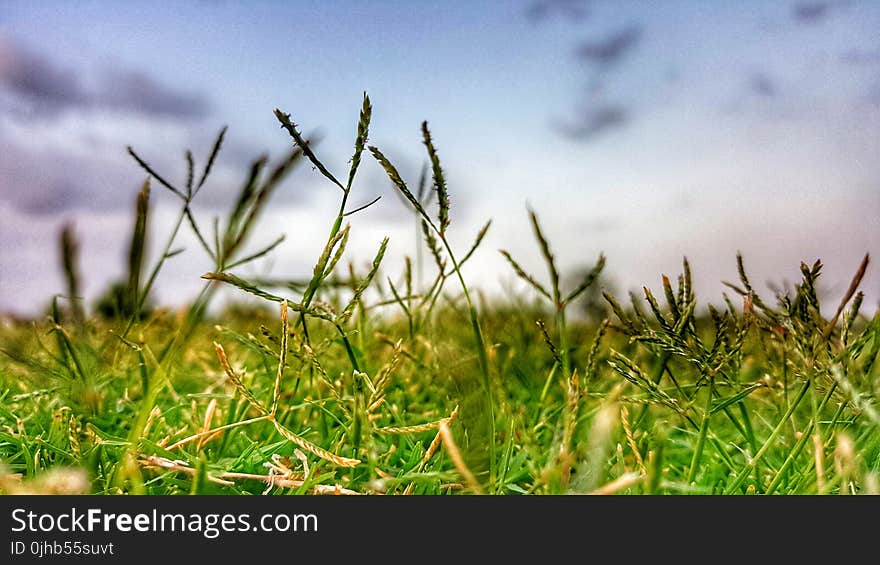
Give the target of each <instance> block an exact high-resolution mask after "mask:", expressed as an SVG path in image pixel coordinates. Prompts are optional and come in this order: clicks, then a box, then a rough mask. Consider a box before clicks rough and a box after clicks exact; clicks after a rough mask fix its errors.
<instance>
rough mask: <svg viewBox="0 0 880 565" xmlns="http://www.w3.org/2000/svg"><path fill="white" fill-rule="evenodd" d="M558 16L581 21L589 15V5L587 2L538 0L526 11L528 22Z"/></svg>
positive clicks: (576, 0)
mask: <svg viewBox="0 0 880 565" xmlns="http://www.w3.org/2000/svg"><path fill="white" fill-rule="evenodd" d="M554 14H559V15H560V16H562V17H563V18H566V19H569V20H572V21H578V22H579V21H583V20H585V19H586V18H587V17H588V16H589V15H590V4H589V2H588V1H587V0H538V1H537V2H533V3H532V4H531V5H530V6H529V7H528V9H527V10H526V15H527V16H528V18H529V19H530V20H533V21H538V20H544V19H547V18H549V17H552V16H553V15H554Z"/></svg>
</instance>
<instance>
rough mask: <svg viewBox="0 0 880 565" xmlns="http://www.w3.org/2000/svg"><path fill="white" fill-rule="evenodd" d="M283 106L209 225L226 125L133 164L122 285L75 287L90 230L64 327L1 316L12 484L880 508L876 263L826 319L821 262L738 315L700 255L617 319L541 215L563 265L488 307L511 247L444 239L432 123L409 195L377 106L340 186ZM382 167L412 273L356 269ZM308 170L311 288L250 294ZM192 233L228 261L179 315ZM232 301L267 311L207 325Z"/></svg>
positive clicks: (613, 302)
mask: <svg viewBox="0 0 880 565" xmlns="http://www.w3.org/2000/svg"><path fill="white" fill-rule="evenodd" d="M276 117H277V118H278V120H279V122H280V124H281V125H282V127H283V128H284V129H285V130H286V131H287V133H288V134H289V135H290V136H291V139H292V142H293V146H294V147H293V150H292V151H291V153H290V154H289V155H288V156H287V157H286V158H285V159H283V160H282V161H281V162H279V163H276V164H270V163H267V162H265V161H263V160H258V161H256V162H254V164H253V166H252V168H251V170H250V172H249V173H248V174H247V175H246V180H245V182H244V184H243V186H242V189H241V191H240V193H239V197H238V199H237V200H236V201H235V202H233V203H232V204H231V206H230V210H229V212H228V214H227V216H226V218H224V220H223V221H222V222H218V223H215V224H214V225H213V228H212V229H206V228H205V226H204V225H203V224H202V223H200V222H199V220H198V219H197V217H196V214H195V213H194V212H193V210H192V208H191V205H192V203H193V201H194V200H195V199H196V198H197V196H198V194H199V192H200V191H201V190H202V189H203V188H205V189H206V190H210V188H209V185H210V182H209V180H208V178H209V176H210V171H211V167H212V164H213V162H214V161H215V158H216V157H217V154H218V152H219V151H220V150H221V146H222V140H223V132H221V134H220V136H219V137H218V139H217V142H216V144H215V145H214V147H213V148H212V149H211V151H210V152H209V154H208V156H207V158H205V159H204V164H203V165H201V166H199V167H197V166H196V163H195V159H194V157H193V156H192V155H191V154H189V153H188V154H187V159H186V164H187V169H188V171H189V174H188V178H187V181H186V183H185V184H184V185H181V186H177V185H175V184H172V183H171V182H169V181H167V180H165V178H164V177H163V175H162V173H161V172H158V171H154V170H153V169H152V168H151V167H150V165H149V164H148V163H147V162H146V161H145V160H144V159H142V158H141V157H140V156H139V154H138V153H137V152H136V151H135V150H130V152H131V155H132V157H133V158H134V159H135V160H137V162H138V163H139V164H140V165H141V166H142V167H143V168H144V169H145V170H146V172H147V173H148V174H149V180H148V181H147V182H145V184H144V186H143V189H142V190H141V192H140V193H138V194H137V195H135V198H134V200H135V205H134V218H133V222H132V230H131V241H130V253H129V262H128V265H127V267H128V277H127V280H125V281H123V282H121V283H119V284H117V285H116V286H115V287H114V290H113V292H110V293H108V295H107V296H105V297H104V300H103V301H102V303H101V305H100V307H97V306H96V307H91V308H87V307H86V306H85V305H83V304H82V302H81V301H80V300H78V299H76V298H75V297H77V296H79V294H80V286H81V284H80V274H79V272H78V257H77V253H78V250H77V242H76V236H75V233H74V232H73V231H72V230H69V229H68V230H65V231H64V232H63V233H62V235H61V238H60V246H61V249H62V251H63V253H62V255H63V257H64V261H63V265H62V267H63V269H64V271H65V274H66V281H67V287H68V288H67V289H66V293H65V295H64V296H63V297H57V298H55V299H54V300H53V301H52V307H51V309H50V312H48V314H47V315H46V316H45V317H44V318H41V319H38V320H34V321H21V320H13V319H9V320H7V321H6V322H4V323H3V325H2V326H0V391H2V392H0V462H2V464H3V466H4V469H3V471H2V475H0V476H2V478H0V490H2V491H4V492H10V493H12V492H49V493H57V492H88V493H99V494H117V493H135V494H140V493H149V494H188V493H193V494H208V493H227V494H235V493H239V494H260V493H272V494H292V493H317V494H327V493H329V494H333V493H336V494H355V493H360V494H370V493H378V494H456V493H487V494H526V493H534V494H562V493H607V494H611V493H620V494H661V493H662V494H666V493H669V494H742V493H755V494H771V493H773V494H817V493H818V494H836V493H839V494H859V493H874V494H880V413H878V411H880V409H878V407H877V397H878V393H880V384H878V382H880V379H878V377H880V369H878V366H877V365H878V364H877V363H876V361H877V357H878V352H880V314H874V315H873V317H871V316H866V315H864V314H860V313H859V310H860V306H861V303H862V298H863V296H862V294H861V293H860V292H859V289H858V287H859V284H860V282H861V280H862V278H863V276H864V274H865V272H866V269H867V268H868V257H867V256H866V257H865V260H864V262H863V263H862V264H861V266H859V268H858V270H857V271H856V272H854V276H853V281H852V284H851V286H850V288H849V289H848V290H847V291H846V292H845V293H844V294H843V295H842V296H837V297H834V298H833V299H832V302H831V303H830V304H827V305H824V306H822V305H820V303H819V296H818V293H817V291H816V282H817V280H819V277H820V276H821V268H822V266H821V263H819V262H816V263H815V264H812V265H806V264H805V265H802V267H801V271H802V280H801V281H800V282H799V283H798V284H797V285H795V287H794V288H792V289H790V290H788V291H787V292H780V294H779V295H777V296H775V297H772V298H770V297H766V296H761V295H760V294H759V293H757V292H756V291H755V289H754V288H753V286H752V284H751V282H750V281H749V279H748V272H747V269H746V266H745V265H744V260H743V258H741V257H732V258H731V261H737V262H738V266H739V272H740V280H736V281H729V282H728V283H726V284H727V285H728V292H727V296H728V299H727V300H726V302H725V303H724V304H721V305H714V306H713V305H710V304H706V303H702V302H700V301H698V297H696V296H695V295H694V293H693V289H692V284H691V274H690V266H689V265H688V263H687V261H686V260H685V261H684V262H683V264H682V270H681V274H680V275H678V276H677V277H674V278H673V279H672V280H670V278H668V277H666V276H660V275H658V278H657V280H656V281H644V282H645V284H646V285H647V286H646V288H645V290H644V294H642V295H638V296H637V295H631V296H627V297H620V296H613V295H612V294H610V293H605V294H604V296H603V297H602V298H603V300H604V304H605V308H604V309H596V308H594V309H593V310H592V312H593V315H592V316H585V315H583V310H584V309H583V308H581V306H580V305H581V302H582V301H583V300H584V299H585V297H586V296H587V295H589V296H592V297H597V296H599V292H600V290H601V288H600V287H601V281H602V270H603V267H604V258H601V257H600V258H599V259H598V261H597V263H596V265H595V267H594V268H593V269H592V270H590V271H589V272H587V273H585V274H583V276H582V278H581V279H580V280H579V281H578V282H576V283H575V284H573V285H570V286H569V285H567V284H566V281H568V280H570V278H571V277H569V276H568V274H566V273H559V272H558V270H557V267H556V260H555V257H554V256H553V253H552V251H551V249H552V242H549V241H547V239H546V238H545V237H544V235H543V233H542V230H541V224H540V219H539V218H537V217H536V216H535V215H534V214H531V216H530V219H531V226H530V227H531V230H532V232H533V233H534V235H535V245H534V253H535V254H540V255H541V256H542V257H543V258H544V261H545V263H546V266H547V270H546V273H527V272H525V271H524V270H523V268H522V267H520V265H519V264H518V263H517V261H516V258H515V257H512V256H511V255H510V254H508V253H507V252H506V251H502V253H503V254H504V255H505V257H506V258H507V260H508V262H509V264H510V269H511V270H510V273H513V274H516V275H517V276H519V277H520V278H521V279H523V280H524V281H526V282H527V283H528V289H529V291H528V293H526V294H523V295H520V296H510V297H507V298H505V299H495V300H484V299H482V298H481V297H480V296H479V295H478V294H477V293H476V291H475V288H477V287H478V286H479V285H478V284H476V283H478V282H479V281H469V280H467V279H466V277H465V276H464V275H463V273H462V270H461V267H462V265H463V264H465V263H466V262H467V261H469V260H472V258H474V257H478V256H479V254H482V253H495V252H496V250H490V249H484V248H482V247H481V246H480V244H481V243H482V241H483V236H484V235H485V234H486V232H487V230H489V229H490V225H489V224H486V226H485V228H484V229H483V230H482V231H481V232H480V233H479V234H475V238H474V244H473V246H472V247H470V248H464V249H455V248H453V247H452V246H451V244H450V243H449V241H448V240H447V237H446V236H447V232H448V231H449V230H455V222H454V217H453V216H454V210H453V209H452V207H451V205H450V194H449V193H450V189H449V188H448V187H447V185H446V181H445V177H444V174H443V169H442V167H441V163H440V157H439V156H438V153H437V151H436V149H435V146H434V141H433V139H432V138H431V134H430V131H429V129H428V125H427V124H423V126H422V134H423V140H424V145H425V150H426V159H427V163H428V166H427V167H426V172H425V174H424V175H423V178H422V179H421V180H419V181H416V182H412V183H409V182H407V181H406V180H405V179H403V178H401V176H400V174H399V173H398V172H397V170H396V169H395V167H394V165H393V164H392V163H391V162H390V161H389V160H388V159H387V158H386V157H385V156H384V155H383V153H382V152H381V150H380V149H378V148H376V147H372V146H369V145H368V140H367V138H368V131H369V124H370V118H371V106H370V102H369V99H368V98H367V97H366V96H365V97H364V102H363V106H362V109H361V113H360V120H359V123H358V125H357V134H356V140H355V143H354V153H353V156H352V158H351V161H350V163H348V171H347V173H346V175H345V176H344V177H337V176H336V175H334V173H332V172H331V170H333V169H335V168H336V167H333V166H331V165H329V164H327V165H325V164H324V163H323V162H322V161H321V160H319V158H318V156H316V155H315V153H314V152H313V151H312V149H311V148H310V146H309V144H308V142H307V141H306V140H304V139H303V138H302V136H301V134H300V133H299V130H298V126H297V125H296V124H294V122H292V121H291V118H290V117H289V116H288V115H287V114H285V113H283V112H281V111H278V110H276ZM377 164H378V165H379V166H381V167H382V168H383V169H384V170H385V172H386V173H387V175H388V178H389V181H390V182H392V183H393V184H394V185H395V186H396V188H397V190H398V191H399V192H400V194H401V196H403V198H404V199H405V200H406V201H407V202H408V203H409V204H410V207H411V208H412V210H413V213H414V214H415V216H416V218H417V220H418V221H419V222H420V224H421V230H420V231H419V233H418V237H419V238H420V241H421V242H422V244H423V249H424V257H423V261H421V260H419V261H416V260H415V259H413V260H410V259H409V258H407V259H406V262H405V265H406V268H405V271H404V272H402V273H391V272H386V271H385V270H384V269H383V266H382V262H383V259H384V255H385V250H386V243H387V240H386V241H385V242H382V243H381V245H379V246H378V248H377V251H376V255H375V259H374V260H373V262H372V264H370V265H367V266H366V268H363V267H358V266H355V265H354V264H352V263H350V262H349V261H348V260H347V258H346V256H345V250H346V244H347V242H348V241H349V240H350V239H353V238H357V237H358V235H357V233H355V232H354V231H353V230H352V229H351V228H350V227H349V225H348V224H347V222H346V218H348V217H349V216H351V215H353V214H356V213H358V212H360V211H361V210H362V209H364V208H365V207H366V206H361V207H360V208H358V207H354V206H352V204H351V202H350V201H349V195H350V194H351V193H352V191H353V189H354V188H355V185H356V178H357V171H358V170H359V168H360V167H363V166H376V165H377ZM298 165H301V166H308V167H312V168H313V169H314V170H315V174H320V175H323V176H324V177H326V180H327V182H328V183H331V184H332V185H335V186H336V188H337V189H338V190H339V195H340V206H339V211H338V215H337V218H336V221H335V222H334V223H333V225H332V226H329V227H328V238H327V243H326V246H325V248H324V250H323V252H322V253H321V255H320V256H319V257H316V258H315V267H314V271H313V274H312V276H311V278H310V279H309V280H303V281H253V280H243V279H242V278H239V276H237V275H236V273H240V272H241V270H240V267H241V265H243V264H246V263H248V262H250V261H253V260H255V259H258V258H260V257H263V256H265V255H268V254H271V253H272V251H273V249H274V247H275V246H276V245H277V244H278V243H280V241H281V238H279V240H277V241H276V242H275V243H274V244H273V245H271V246H269V247H267V248H264V249H251V248H250V247H249V246H248V245H247V240H248V235H249V234H250V233H251V232H252V230H253V226H254V225H256V223H257V222H259V220H260V213H261V211H263V210H264V209H265V208H266V206H267V205H268V203H269V202H270V199H271V195H272V192H273V191H274V189H275V188H276V187H277V186H278V184H279V183H280V182H281V181H282V180H283V179H284V178H285V176H286V174H287V173H288V172H289V171H290V170H291V169H293V168H294V167H296V166H298ZM206 187H207V188H206ZM151 190H168V191H171V192H172V193H173V194H174V195H175V196H176V197H177V198H178V199H179V201H180V211H179V216H178V221H177V224H176V227H175V228H174V230H173V231H172V232H171V233H168V234H163V236H164V238H165V239H164V240H162V239H161V238H158V237H156V239H155V241H153V242H151V245H156V244H158V245H160V246H161V249H162V250H163V251H162V253H161V254H160V256H159V259H158V261H157V262H156V263H155V264H152V265H147V264H145V255H146V253H145V245H146V243H145V242H146V234H147V232H148V227H149V224H150V191H151ZM372 204H376V205H381V203H370V204H367V206H370V205H372ZM182 230H192V231H193V232H194V233H195V234H196V236H197V239H198V240H199V242H200V246H201V248H202V249H201V250H197V249H190V250H187V251H186V252H187V253H198V252H202V253H206V254H207V255H208V256H209V257H210V259H211V261H212V262H213V264H214V266H215V267H214V269H213V272H211V273H204V274H203V273H193V276H194V277H199V276H201V277H202V278H203V279H205V281H204V288H203V290H202V292H201V293H200V294H199V295H198V296H197V297H195V299H194V300H193V301H192V303H191V305H190V306H189V307H188V308H185V309H183V310H180V311H169V310H166V309H163V308H161V307H154V306H152V301H151V296H152V291H153V290H154V288H153V287H154V283H155V281H156V279H157V276H158V274H159V273H160V272H161V269H162V267H163V265H164V264H165V262H166V261H168V260H174V257H175V256H176V255H177V254H178V253H179V252H180V249H179V248H178V247H177V239H178V237H179V235H180V233H181V231H182ZM156 235H158V234H153V236H156ZM279 235H281V234H279ZM157 242H158V243H157ZM473 260H479V259H478V258H477V259H473ZM746 260H747V258H746ZM413 263H417V264H418V265H420V266H421V265H422V264H423V263H424V265H423V268H422V269H421V273H419V272H417V271H418V270H419V269H418V267H416V266H414V265H413ZM510 273H499V276H502V275H504V276H506V275H508V274H510ZM419 274H423V275H424V276H418V275H419ZM417 280H424V281H425V282H424V283H423V284H421V285H420V284H418V283H417V282H416V281H417ZM721 282H722V281H719V284H721ZM221 286H231V287H234V288H235V289H237V292H239V293H241V295H242V296H245V295H255V296H257V297H259V298H261V299H262V300H263V303H264V306H262V307H254V306H250V305H248V306H241V307H237V308H227V309H226V310H224V311H223V312H221V313H219V314H211V315H209V314H208V311H209V310H208V308H209V306H210V304H211V301H212V299H213V298H214V297H215V294H216V291H217V289H218V288H219V287H221ZM652 286H653V287H655V288H658V291H657V292H656V296H655V294H654V293H652V292H651V291H650V290H649V287H652ZM71 297H74V299H71ZM248 304H250V303H248ZM602 312H604V313H605V314H606V315H605V316H602V315H601V313H602ZM822 312H825V313H826V315H825V316H823V315H822ZM829 312H830V314H829Z"/></svg>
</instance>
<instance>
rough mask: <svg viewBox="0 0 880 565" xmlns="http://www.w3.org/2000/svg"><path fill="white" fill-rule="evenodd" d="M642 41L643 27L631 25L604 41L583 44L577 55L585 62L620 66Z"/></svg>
mask: <svg viewBox="0 0 880 565" xmlns="http://www.w3.org/2000/svg"><path fill="white" fill-rule="evenodd" d="M641 39H642V28H641V26H638V25H630V26H628V27H624V28H622V29H620V30H618V31H616V32H614V33H612V34H610V35H608V36H606V37H605V38H603V39H599V40H595V41H592V40H591V41H585V42H583V43H581V44H580V46H578V48H577V50H576V51H575V54H576V55H577V57H578V58H579V59H581V60H583V61H586V62H588V63H593V64H595V65H598V66H599V67H603V68H609V67H613V66H615V65H617V64H619V63H620V62H621V61H622V60H623V58H624V56H625V55H626V54H627V53H629V52H630V51H631V50H632V49H633V48H634V47H636V45H638V43H639V41H641Z"/></svg>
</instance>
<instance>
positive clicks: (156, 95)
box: [95, 69, 208, 118]
mask: <svg viewBox="0 0 880 565" xmlns="http://www.w3.org/2000/svg"><path fill="white" fill-rule="evenodd" d="M101 88H102V92H100V93H98V94H97V96H96V97H95V102H96V103H97V104H98V105H106V106H108V107H111V108H118V109H120V110H127V111H131V112H134V113H138V114H144V115H147V116H167V117H171V118H198V117H202V116H204V115H205V114H206V113H207V110H208V101H207V100H206V99H205V98H204V97H203V96H200V95H197V94H189V93H183V92H175V91H173V90H171V89H169V88H167V87H165V86H163V85H161V84H159V83H158V82H156V81H155V80H153V79H152V78H151V77H150V76H149V75H147V74H145V73H143V72H140V71H131V70H123V69H112V70H109V71H107V73H106V75H105V78H104V81H103V82H102V84H101Z"/></svg>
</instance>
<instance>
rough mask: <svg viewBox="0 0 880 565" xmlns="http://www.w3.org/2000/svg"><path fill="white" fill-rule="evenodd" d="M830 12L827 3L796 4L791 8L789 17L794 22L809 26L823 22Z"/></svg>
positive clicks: (829, 6)
mask: <svg viewBox="0 0 880 565" xmlns="http://www.w3.org/2000/svg"><path fill="white" fill-rule="evenodd" d="M830 11H831V5H830V3H828V2H798V3H797V4H795V5H794V6H792V7H791V17H792V18H794V20H795V21H796V22H801V23H806V24H811V23H816V22H820V21H822V20H824V19H825V18H826V17H827V16H828V12H830Z"/></svg>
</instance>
